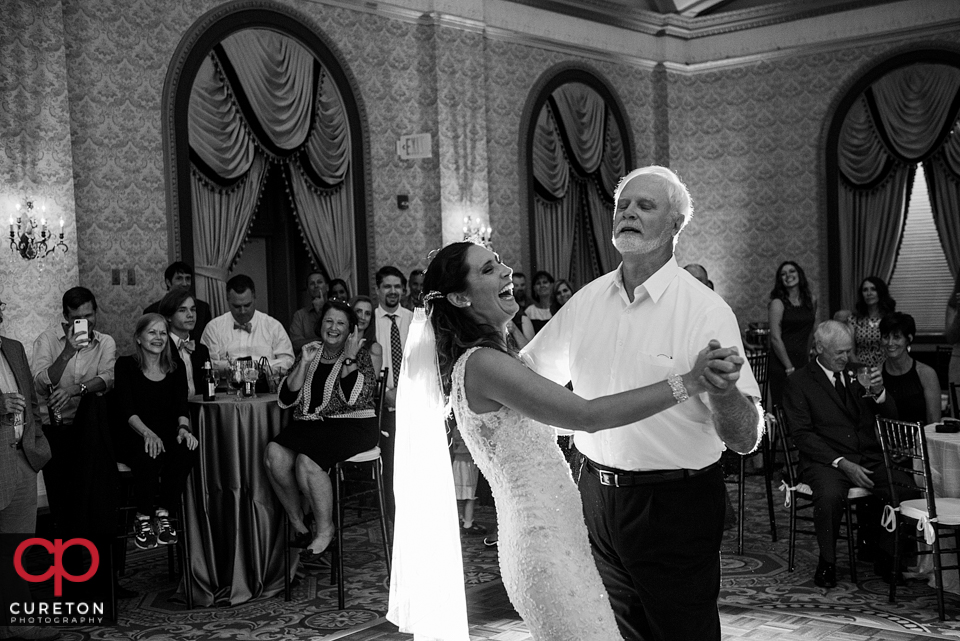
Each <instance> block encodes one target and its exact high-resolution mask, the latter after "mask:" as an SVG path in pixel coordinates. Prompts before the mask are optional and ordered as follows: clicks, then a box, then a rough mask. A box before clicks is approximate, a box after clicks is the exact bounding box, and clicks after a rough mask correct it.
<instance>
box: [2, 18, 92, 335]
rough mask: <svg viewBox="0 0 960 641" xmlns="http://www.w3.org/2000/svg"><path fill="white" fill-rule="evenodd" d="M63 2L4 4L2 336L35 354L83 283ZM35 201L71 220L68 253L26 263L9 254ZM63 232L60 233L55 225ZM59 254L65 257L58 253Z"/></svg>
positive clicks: (53, 216) (53, 215)
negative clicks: (16, 228)
mask: <svg viewBox="0 0 960 641" xmlns="http://www.w3.org/2000/svg"><path fill="white" fill-rule="evenodd" d="M64 55H65V54H64V33H63V18H62V13H61V6H60V0H44V1H38V0H17V1H7V2H4V4H3V19H2V20H0V60H2V61H3V64H0V141H2V147H0V228H2V230H3V232H4V234H3V236H2V238H3V242H2V243H0V299H2V300H3V301H4V302H5V303H6V304H7V308H6V311H5V312H4V322H3V324H2V325H0V334H3V335H5V336H9V337H11V338H15V339H17V340H19V341H20V342H22V343H23V344H24V347H25V348H26V350H27V353H28V354H30V353H31V351H32V346H33V340H34V339H35V338H36V336H37V335H38V334H39V333H40V332H41V331H43V330H44V329H46V328H47V327H49V326H50V325H52V324H53V323H55V322H56V321H57V319H59V318H61V314H60V297H61V294H62V293H63V292H64V291H66V290H67V289H69V288H71V287H73V286H75V285H76V284H77V282H78V273H77V230H76V224H75V212H74V179H73V163H72V157H71V147H70V131H69V105H68V100H67V75H66V70H65V60H64ZM25 198H33V200H34V203H35V205H36V206H37V207H41V206H44V207H46V217H47V219H48V220H50V221H57V220H58V219H59V218H60V217H61V216H62V217H63V219H64V234H65V240H66V242H67V243H68V244H69V245H70V250H69V252H68V253H66V254H60V255H59V256H58V257H57V258H56V259H55V260H50V259H48V260H46V261H42V262H41V261H30V262H27V261H24V260H23V259H22V258H20V256H19V255H17V254H14V253H12V252H11V251H10V250H9V249H8V243H9V218H10V216H11V215H13V214H14V213H15V211H16V210H15V206H16V203H17V202H19V201H22V200H23V199H25ZM55 228H56V229H59V227H58V226H57V227H55ZM58 254H59V252H58Z"/></svg>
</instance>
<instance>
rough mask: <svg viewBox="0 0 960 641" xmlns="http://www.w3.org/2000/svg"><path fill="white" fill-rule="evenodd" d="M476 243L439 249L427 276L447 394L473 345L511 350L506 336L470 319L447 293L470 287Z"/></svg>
mask: <svg viewBox="0 0 960 641" xmlns="http://www.w3.org/2000/svg"><path fill="white" fill-rule="evenodd" d="M473 246H474V243H470V242H462V243H451V244H449V245H447V246H446V247H444V248H443V249H441V250H440V251H439V252H437V255H436V256H434V257H433V260H432V261H430V265H429V266H428V267H427V271H426V273H425V274H424V276H423V291H424V295H425V296H428V295H430V294H432V293H433V292H438V293H439V294H440V295H439V296H436V295H433V296H429V298H430V300H429V301H427V302H426V303H425V306H426V311H427V313H428V314H429V315H430V323H431V324H432V325H433V331H434V333H435V334H436V337H437V364H438V366H439V368H440V382H441V384H442V385H443V393H444V394H445V395H449V394H450V377H451V375H452V373H453V365H454V363H456V362H457V359H458V358H460V357H461V356H462V355H463V353H464V352H466V351H467V350H468V349H470V348H471V347H477V346H480V347H490V348H493V349H497V350H500V351H501V352H506V353H508V354H509V353H510V350H509V348H508V347H507V341H506V337H505V336H504V335H502V334H501V333H500V330H499V329H498V328H496V327H494V326H492V325H486V324H481V323H478V322H476V321H475V320H473V319H472V318H470V317H469V316H468V315H467V314H465V313H464V310H463V309H461V308H459V307H457V306H456V305H454V304H453V303H451V302H450V301H448V300H447V294H456V293H459V292H462V291H464V290H465V289H466V288H467V274H469V273H470V266H469V265H467V250H469V249H470V248H471V247H473Z"/></svg>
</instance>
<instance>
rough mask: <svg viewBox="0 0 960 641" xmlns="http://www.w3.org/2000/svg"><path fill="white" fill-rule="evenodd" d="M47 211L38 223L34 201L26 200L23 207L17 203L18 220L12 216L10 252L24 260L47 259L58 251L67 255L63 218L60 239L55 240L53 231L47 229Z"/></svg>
mask: <svg viewBox="0 0 960 641" xmlns="http://www.w3.org/2000/svg"><path fill="white" fill-rule="evenodd" d="M46 209H47V208H46V207H44V208H43V211H42V212H41V216H40V220H39V221H38V220H37V218H36V216H35V215H34V211H33V201H32V200H26V201H24V204H23V206H22V207H21V205H20V203H17V217H16V220H14V217H13V216H10V250H11V251H14V252H16V253H18V254H20V256H21V257H22V258H23V259H24V260H33V259H35V258H41V259H42V258H46V257H47V256H49V255H50V254H52V253H53V252H54V251H55V250H57V249H61V250H62V251H63V253H67V249H68V248H67V244H66V243H65V242H63V218H60V237H59V238H54V234H53V231H52V230H50V229H48V228H47V219H46V218H45V217H44V214H45V213H46ZM54 240H56V242H55V243H54V242H53V241H54Z"/></svg>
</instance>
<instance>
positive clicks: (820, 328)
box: [813, 320, 853, 348]
mask: <svg viewBox="0 0 960 641" xmlns="http://www.w3.org/2000/svg"><path fill="white" fill-rule="evenodd" d="M841 338H850V339H851V340H853V328H852V327H850V326H849V325H847V324H846V323H841V322H840V321H835V320H827V321H823V322H822V323H820V324H819V325H817V331H815V332H814V333H813V340H814V341H816V343H817V345H818V346H819V347H821V348H822V347H824V346H826V345H828V344H829V345H833V344H835V343H836V341H838V340H839V339H841Z"/></svg>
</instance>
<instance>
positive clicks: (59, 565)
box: [13, 538, 100, 596]
mask: <svg viewBox="0 0 960 641" xmlns="http://www.w3.org/2000/svg"><path fill="white" fill-rule="evenodd" d="M34 545H39V546H40V547H42V548H43V549H44V550H46V551H47V552H49V553H50V554H52V555H53V565H52V566H50V568H49V569H48V570H47V571H46V572H44V573H43V574H29V573H27V571H26V570H25V569H24V568H23V553H24V552H25V551H26V550H27V548H29V547H31V546H34ZM71 545H79V546H81V547H85V548H87V550H89V551H90V557H91V560H90V569H89V570H87V571H86V572H84V573H83V574H81V575H79V576H74V575H73V574H70V573H69V572H67V571H66V570H64V569H63V551H64V550H66V549H67V548H68V547H70V546H71ZM13 567H14V568H15V569H16V570H17V574H19V575H20V577H21V578H23V579H24V580H25V581H30V582H31V583H40V582H41V581H46V580H47V579H49V578H50V577H53V594H54V595H55V596H63V579H66V580H67V581H71V582H73V583H83V582H84V581H87V580H88V579H90V577H92V576H93V575H94V574H96V572H97V568H98V567H100V553H99V552H98V551H97V546H95V545H94V544H93V543H91V542H90V541H88V540H87V539H70V540H69V541H67V542H66V543H64V542H63V539H55V540H54V542H53V543H51V542H50V541H48V540H47V539H38V538H33V539H27V540H26V541H24V542H23V543H21V544H20V545H18V546H17V551H16V552H14V554H13Z"/></svg>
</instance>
